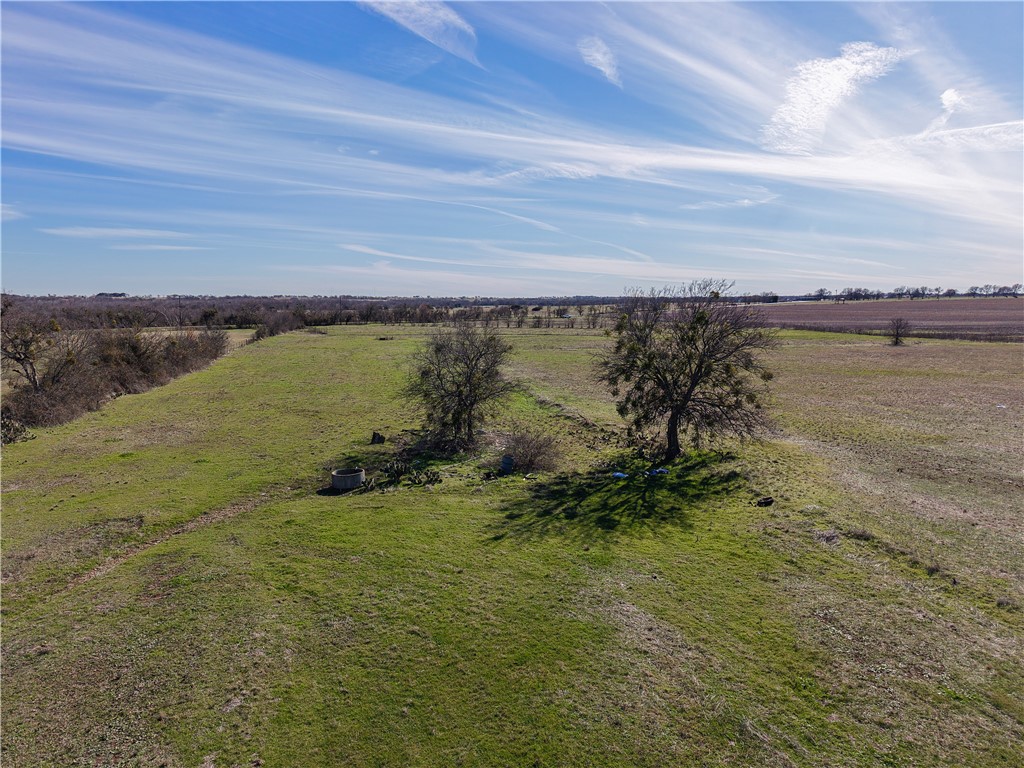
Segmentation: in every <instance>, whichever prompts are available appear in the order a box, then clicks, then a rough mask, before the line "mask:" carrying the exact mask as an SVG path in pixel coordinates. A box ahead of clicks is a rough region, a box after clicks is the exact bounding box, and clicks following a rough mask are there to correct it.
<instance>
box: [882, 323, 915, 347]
mask: <svg viewBox="0 0 1024 768" xmlns="http://www.w3.org/2000/svg"><path fill="white" fill-rule="evenodd" d="M910 330H911V326H910V321H909V320H907V319H906V318H904V317H894V318H893V319H892V320H890V321H889V324H888V325H887V326H886V327H885V335H886V336H887V337H888V338H889V343H890V344H892V345H893V346H894V347H898V346H900V345H901V344H903V340H904V338H905V337H906V336H907V334H909V333H910Z"/></svg>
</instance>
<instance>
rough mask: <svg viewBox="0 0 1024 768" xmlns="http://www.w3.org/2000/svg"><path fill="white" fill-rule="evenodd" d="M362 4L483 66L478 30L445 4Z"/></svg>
mask: <svg viewBox="0 0 1024 768" xmlns="http://www.w3.org/2000/svg"><path fill="white" fill-rule="evenodd" d="M360 5H362V6H363V7H364V8H368V9H370V10H372V11H375V12H376V13H379V14H380V15H381V16H385V17H387V18H388V19H391V21H393V22H395V23H396V24H398V25H400V26H402V27H405V28H406V29H407V30H409V31H410V32H412V33H413V34H414V35H419V36H420V37H422V38H423V39H424V40H427V41H428V42H430V43H433V44H434V45H436V46H437V47H438V48H440V49H441V50H443V51H446V52H448V53H450V54H451V55H452V56H457V57H459V58H460V59H464V60H466V61H468V62H470V63H471V64H476V65H477V66H480V62H478V61H477V58H476V31H475V30H474V29H473V27H472V26H470V25H469V23H467V22H466V20H465V19H463V18H462V17H461V16H459V14H457V13H456V12H455V11H453V10H452V9H451V8H450V7H448V6H447V5H445V4H444V3H442V2H434V0H404V1H403V2H391V3H388V2H364V3H360Z"/></svg>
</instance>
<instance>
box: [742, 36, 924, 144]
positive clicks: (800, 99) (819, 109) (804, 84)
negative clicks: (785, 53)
mask: <svg viewBox="0 0 1024 768" xmlns="http://www.w3.org/2000/svg"><path fill="white" fill-rule="evenodd" d="M906 55H907V54H906V52H904V51H901V50H899V49H897V48H880V47H878V46H877V45H875V44H874V43H864V42H858V43H847V44H846V45H844V46H843V47H842V56H839V57H838V58H834V59H812V60H811V61H805V62H803V63H802V64H800V65H799V66H798V67H797V68H796V72H795V73H794V74H793V76H792V77H791V78H790V79H789V81H788V82H787V83H786V101H785V102H784V103H783V104H782V105H781V106H779V108H778V109H776V110H775V114H774V115H772V118H771V120H770V121H769V123H768V124H767V125H766V126H765V127H764V131H763V134H762V143H763V145H764V147H765V148H767V149H771V150H774V151H776V152H787V153H792V154H808V153H810V152H811V151H813V150H814V149H816V148H817V147H818V145H819V144H820V142H821V136H822V134H823V133H824V131H825V126H826V124H827V122H828V119H829V117H830V115H831V114H832V112H833V111H835V110H836V109H838V108H839V107H840V106H841V105H842V103H843V102H844V101H845V100H847V99H849V98H850V97H851V96H853V95H854V94H856V93H857V91H858V89H859V88H860V86H861V85H863V84H864V83H868V82H870V81H872V80H876V79H878V78H879V77H882V76H883V75H885V74H886V73H887V72H888V71H889V70H891V69H892V68H893V67H894V66H896V64H898V63H899V62H900V61H901V60H902V59H903V58H904V57H905V56H906Z"/></svg>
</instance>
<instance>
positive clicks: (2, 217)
mask: <svg viewBox="0 0 1024 768" xmlns="http://www.w3.org/2000/svg"><path fill="white" fill-rule="evenodd" d="M24 218H25V214H24V213H22V212H21V211H19V210H18V209H16V208H13V207H12V206H10V205H8V204H7V203H0V221H15V220H16V219H24Z"/></svg>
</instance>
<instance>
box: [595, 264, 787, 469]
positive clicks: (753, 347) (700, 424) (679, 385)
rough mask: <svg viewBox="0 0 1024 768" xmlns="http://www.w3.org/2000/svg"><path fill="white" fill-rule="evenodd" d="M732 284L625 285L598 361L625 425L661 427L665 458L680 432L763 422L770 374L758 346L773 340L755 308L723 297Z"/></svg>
mask: <svg viewBox="0 0 1024 768" xmlns="http://www.w3.org/2000/svg"><path fill="white" fill-rule="evenodd" d="M731 288H732V283H728V282H724V281H718V280H697V281H694V282H692V283H690V284H689V285H688V286H686V287H684V288H682V289H668V288H666V289H663V290H661V291H654V290H651V291H649V292H647V293H644V292H643V291H641V290H640V289H634V290H632V291H630V292H628V294H627V298H626V302H625V304H624V306H623V308H622V314H621V316H620V317H619V321H618V323H617V324H616V326H615V330H614V336H615V344H614V345H613V347H612V348H611V350H610V351H608V352H607V353H606V354H605V355H604V356H603V357H602V358H601V359H600V360H599V362H598V376H599V378H600V379H601V380H602V381H604V382H606V383H607V384H608V385H609V386H610V387H611V390H612V394H613V395H615V397H616V398H618V405H617V407H618V411H619V413H620V414H621V415H622V416H623V418H626V419H628V420H629V422H630V430H631V432H632V433H633V434H634V435H638V434H642V433H643V432H644V431H646V430H648V429H650V428H652V427H653V428H658V429H661V428H663V429H664V430H665V437H666V449H665V458H666V459H669V460H671V459H674V458H676V457H677V456H678V455H679V454H680V452H681V449H680V439H679V438H680V433H683V434H686V435H688V436H689V439H690V441H691V442H692V443H693V444H694V445H695V446H700V445H701V444H702V443H703V442H705V441H707V440H713V439H714V438H716V437H718V436H720V435H725V434H731V435H736V436H739V437H741V438H743V437H749V436H753V435H754V434H756V433H757V432H758V431H759V430H761V429H762V428H764V427H765V426H767V423H768V420H767V417H766V416H765V415H764V412H763V410H762V408H761V404H762V398H763V396H764V394H765V393H766V390H767V382H768V381H769V380H770V379H771V378H772V375H771V373H770V372H769V371H768V370H767V369H766V368H765V367H764V365H763V364H762V362H761V359H760V357H759V355H758V353H759V352H762V351H764V350H767V349H770V348H772V347H773V346H774V345H775V333H774V331H773V330H771V329H768V328H765V327H764V325H763V316H762V314H761V313H760V311H759V310H757V309H756V308H754V307H751V306H747V305H741V304H738V303H735V302H733V301H730V300H729V299H727V298H725V297H726V294H727V293H728V292H729V290H730V289H731Z"/></svg>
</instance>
